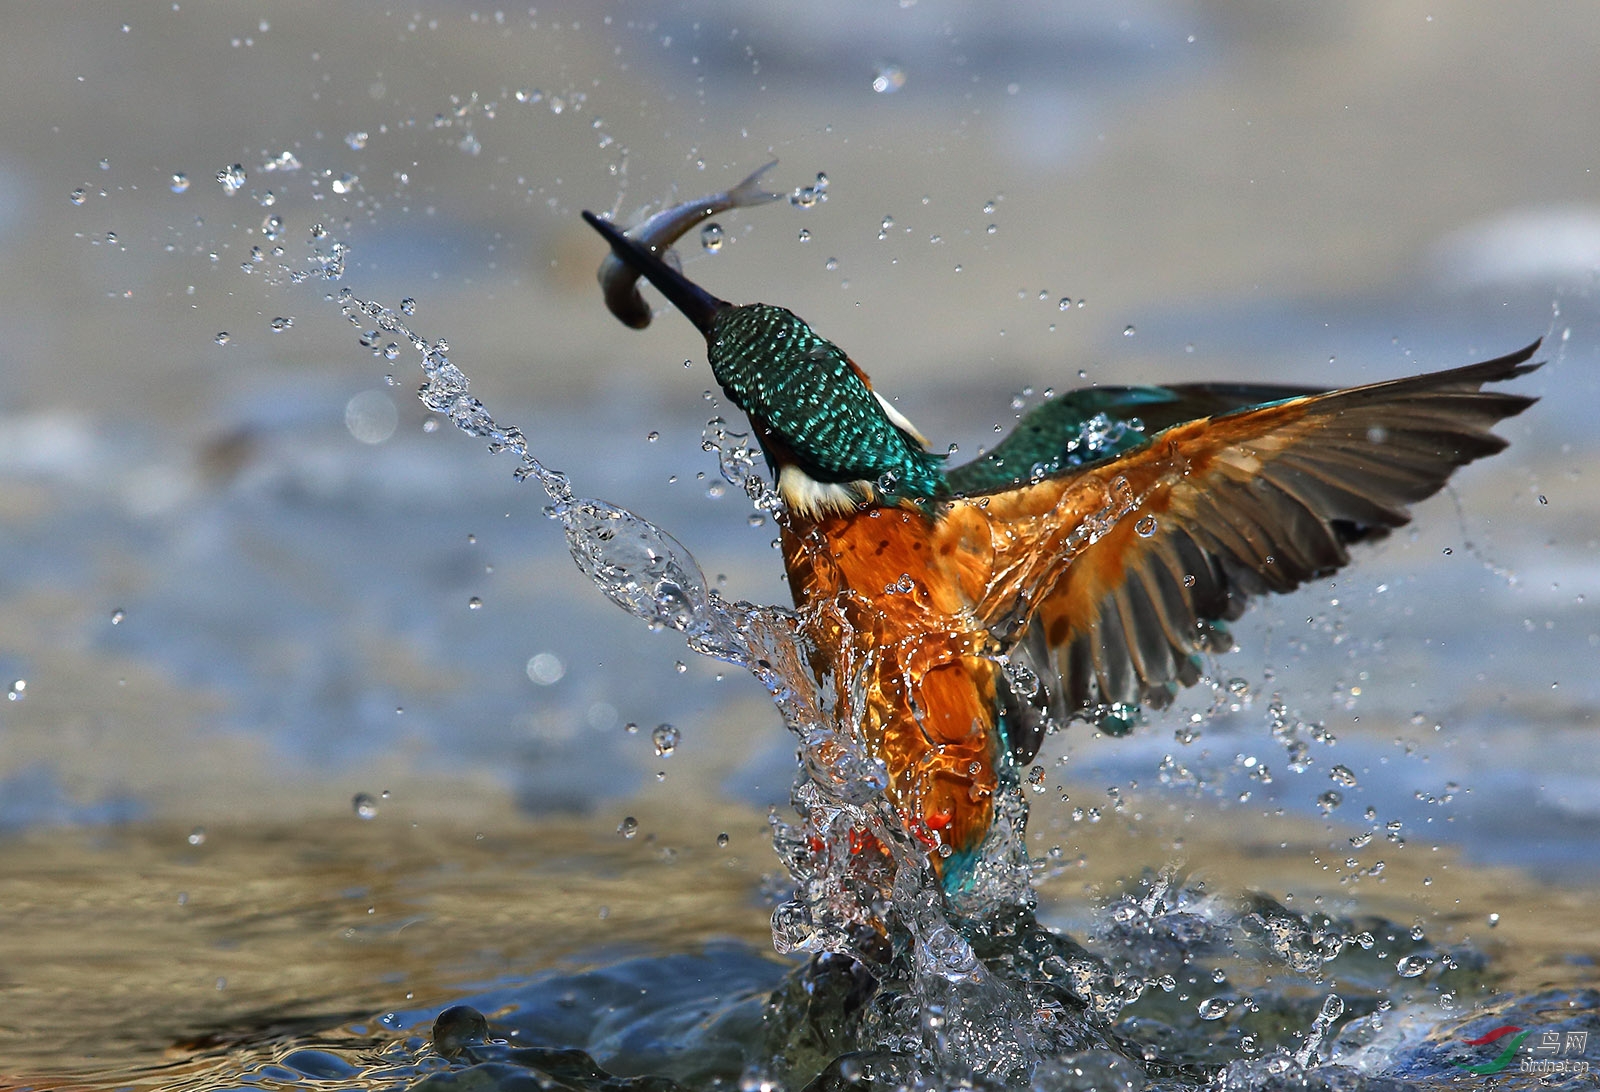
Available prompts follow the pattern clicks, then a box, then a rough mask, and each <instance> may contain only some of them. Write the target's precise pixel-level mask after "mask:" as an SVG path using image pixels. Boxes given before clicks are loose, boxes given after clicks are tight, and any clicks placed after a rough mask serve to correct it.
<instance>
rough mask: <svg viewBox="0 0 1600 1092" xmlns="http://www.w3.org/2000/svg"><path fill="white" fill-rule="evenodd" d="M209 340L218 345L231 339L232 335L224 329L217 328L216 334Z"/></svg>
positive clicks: (224, 343)
mask: <svg viewBox="0 0 1600 1092" xmlns="http://www.w3.org/2000/svg"><path fill="white" fill-rule="evenodd" d="M211 340H212V341H215V342H216V343H217V344H218V345H226V344H228V343H229V342H231V341H232V340H233V335H232V334H230V333H228V331H226V330H218V331H217V336H216V337H214V338H212V339H211Z"/></svg>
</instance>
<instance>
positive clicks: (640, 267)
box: [583, 209, 733, 337]
mask: <svg viewBox="0 0 1600 1092" xmlns="http://www.w3.org/2000/svg"><path fill="white" fill-rule="evenodd" d="M583 218H584V220H585V221H587V222H588V224H589V226H590V227H592V228H594V229H595V230H596V231H598V232H599V233H600V234H601V235H603V236H605V239H606V242H608V243H610V244H611V253H613V254H615V255H616V256H617V258H618V259H619V260H620V261H622V263H623V264H624V265H626V266H628V268H630V269H632V270H633V271H634V272H635V273H638V274H639V275H640V276H641V277H644V278H645V279H646V280H648V281H649V282H650V283H651V284H653V285H655V286H656V288H658V289H659V290H660V292H661V294H662V295H663V296H665V297H667V302H669V303H671V304H672V306H674V307H676V308H677V309H678V310H680V311H682V312H683V314H684V317H685V318H687V319H688V320H689V321H690V322H692V323H694V324H695V326H696V327H697V328H698V329H699V331H700V332H701V333H702V334H705V335H707V336H708V337H709V336H710V334H711V320H712V318H714V317H715V316H716V314H717V312H718V311H721V310H723V309H724V308H727V307H732V306H733V305H732V304H731V303H729V302H728V301H727V300H719V299H717V297H715V296H713V295H712V294H711V293H710V292H707V291H706V290H705V289H704V288H701V287H700V286H699V285H698V284H695V283H694V282H693V281H691V280H690V279H689V278H687V277H685V276H684V275H683V274H682V273H679V272H678V271H677V270H676V269H673V268H672V267H671V266H670V265H668V264H667V263H666V262H664V261H662V260H661V259H660V258H659V257H658V256H657V255H656V253H655V252H654V251H652V250H650V249H649V248H648V247H644V246H640V245H639V244H638V243H636V242H634V241H633V240H632V239H630V238H628V237H627V236H626V235H624V234H623V233H622V232H620V231H618V230H617V229H616V228H615V227H613V226H612V225H611V224H610V223H608V222H607V221H605V220H602V219H600V217H598V216H596V215H595V214H594V213H592V212H590V211H588V210H587V209H585V210H584V213H583Z"/></svg>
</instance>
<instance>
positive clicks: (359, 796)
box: [350, 792, 378, 819]
mask: <svg viewBox="0 0 1600 1092" xmlns="http://www.w3.org/2000/svg"><path fill="white" fill-rule="evenodd" d="M350 806H351V807H352V808H353V809H355V813H356V818H357V819H376V818H377V817H378V802H377V801H376V800H374V799H372V797H371V796H369V795H368V794H366V793H364V792H358V793H356V794H355V795H354V796H352V797H351V798H350Z"/></svg>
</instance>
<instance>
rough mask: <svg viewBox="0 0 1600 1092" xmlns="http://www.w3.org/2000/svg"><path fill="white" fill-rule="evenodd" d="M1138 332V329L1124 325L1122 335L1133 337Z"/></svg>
mask: <svg viewBox="0 0 1600 1092" xmlns="http://www.w3.org/2000/svg"><path fill="white" fill-rule="evenodd" d="M1136 333H1138V331H1137V330H1135V329H1134V328H1133V327H1132V326H1124V327H1123V328H1122V336H1123V337H1132V336H1133V335H1134V334H1136Z"/></svg>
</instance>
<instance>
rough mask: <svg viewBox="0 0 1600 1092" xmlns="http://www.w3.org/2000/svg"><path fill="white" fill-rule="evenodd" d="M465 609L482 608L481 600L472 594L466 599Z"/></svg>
mask: <svg viewBox="0 0 1600 1092" xmlns="http://www.w3.org/2000/svg"><path fill="white" fill-rule="evenodd" d="M467 609H468V610H482V609H483V600H482V599H479V598H478V597H477V596H476V595H474V596H473V597H472V598H471V599H468V600H467Z"/></svg>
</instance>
